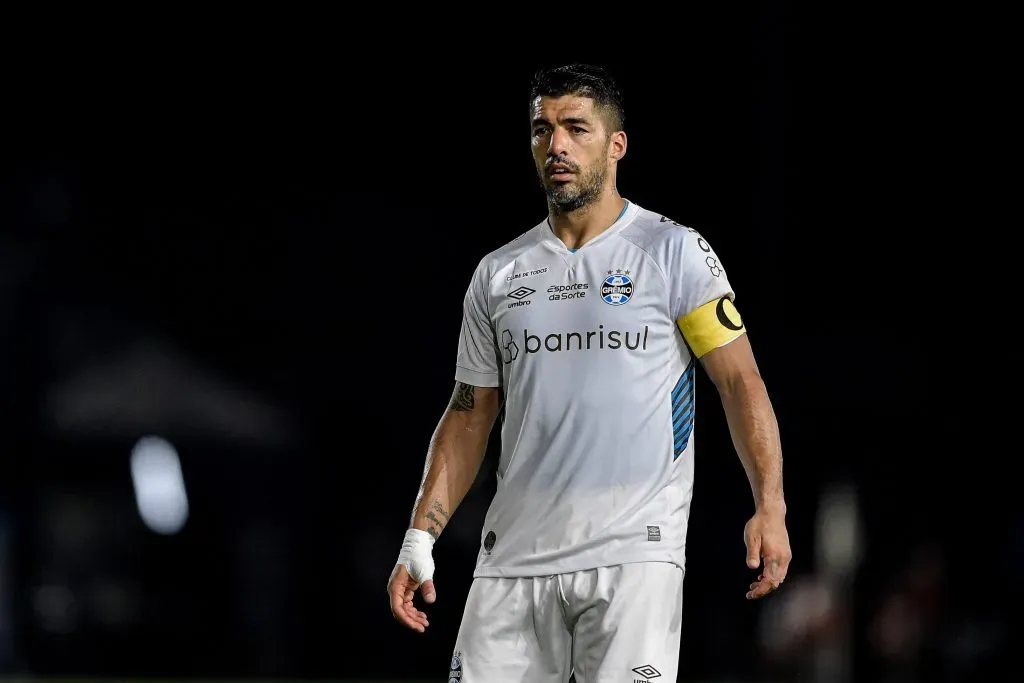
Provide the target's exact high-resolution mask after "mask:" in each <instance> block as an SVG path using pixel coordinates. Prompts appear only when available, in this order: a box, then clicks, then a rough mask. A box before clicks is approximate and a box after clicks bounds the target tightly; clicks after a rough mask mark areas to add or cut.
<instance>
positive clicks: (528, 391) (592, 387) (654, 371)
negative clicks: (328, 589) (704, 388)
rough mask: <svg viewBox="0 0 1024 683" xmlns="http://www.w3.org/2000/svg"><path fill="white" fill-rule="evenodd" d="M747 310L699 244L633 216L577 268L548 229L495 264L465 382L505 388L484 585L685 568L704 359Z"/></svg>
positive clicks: (480, 565) (489, 270)
mask: <svg viewBox="0 0 1024 683" xmlns="http://www.w3.org/2000/svg"><path fill="white" fill-rule="evenodd" d="M732 297H733V292H732V289H731V287H730V285H729V281H728V279H727V278H726V274H725V271H724V270H723V269H722V264H721V262H720V261H719V260H718V257H717V256H716V255H715V253H714V251H712V250H711V247H710V246H709V245H708V244H707V242H706V241H705V240H704V239H703V238H702V237H701V236H700V235H699V234H698V233H697V232H696V231H694V230H692V229H690V228H687V227H685V226H681V225H679V224H677V223H675V222H673V221H671V220H669V219H667V218H665V217H663V216H660V215H658V214H656V213H652V212H650V211H648V210H646V209H643V208H641V207H640V206H637V205H636V204H633V203H627V205H626V207H625V209H624V210H623V212H622V214H621V215H620V216H619V218H618V220H617V221H616V222H615V223H614V224H613V225H612V226H611V227H610V228H609V229H608V230H606V231H605V232H604V233H602V234H601V235H600V236H598V237H597V238H595V239H593V240H591V241H590V242H588V243H586V244H585V245H584V246H583V247H582V248H580V249H579V250H577V251H575V252H573V251H570V250H569V249H567V248H566V247H565V245H564V244H563V243H562V242H561V241H560V240H559V239H558V238H557V237H556V236H555V235H554V233H553V232H552V230H551V228H550V226H549V224H548V222H547V220H545V221H544V222H543V223H541V224H539V225H537V226H536V227H534V228H533V229H532V230H530V231H529V232H527V233H525V234H523V235H521V236H520V237H519V238H517V239H516V240H514V241H512V242H510V243H508V244H507V245H505V246H503V247H502V248H500V249H498V250H496V251H494V252H492V253H491V254H489V255H487V256H486V257H485V258H484V259H482V260H481V262H480V264H479V266H478V267H477V269H476V272H475V274H474V276H473V279H472V282H471V284H470V286H469V289H468V291H467V293H466V297H465V302H464V317H463V323H462V330H461V334H460V339H459V350H458V359H457V369H456V373H455V378H456V380H457V381H459V382H463V383H465V384H470V385H474V386H482V387H501V389H502V391H503V394H504V416H503V423H502V428H501V429H502V433H501V441H502V449H501V457H500V459H499V464H498V488H497V493H496V495H495V497H494V500H493V501H492V503H491V506H490V508H489V510H488V512H487V516H486V521H485V524H484V528H483V530H482V532H481V549H480V553H479V556H478V561H477V567H476V572H475V576H478V577H479V576H542V575H550V574H560V573H565V572H573V571H581V570H586V569H591V568H595V567H604V566H612V565H617V564H624V563H630V562H642V561H662V562H670V563H674V564H676V565H678V566H679V567H681V568H683V567H684V564H685V542H686V529H687V523H688V519H689V506H690V499H691V494H692V488H693V469H694V468H693V465H694V460H693V456H694V446H693V444H694V434H693V418H694V372H695V369H696V368H695V365H696V362H697V361H696V359H695V354H696V355H697V356H699V355H702V352H701V351H695V350H694V348H693V347H694V346H695V345H701V346H702V347H710V348H713V347H714V346H716V345H721V344H723V343H728V341H731V340H732V339H735V338H736V337H737V336H739V334H742V323H739V324H736V322H735V321H736V320H738V317H736V314H735V309H734V308H732V305H731V300H732ZM716 300H717V301H718V303H717V305H716V304H715V303H714V302H715V301H716ZM726 303H728V304H729V308H728V309H727V310H726V309H724V304H726ZM716 309H717V318H718V320H719V321H720V326H721V325H724V327H722V328H721V329H722V330H725V333H724V334H722V333H720V332H721V331H719V333H715V332H712V333H711V334H710V337H709V334H708V332H707V330H701V329H700V324H696V323H693V320H694V319H696V318H697V317H698V316H697V313H695V311H700V312H706V311H709V310H710V311H715V310H716ZM710 316H711V317H712V318H714V317H715V314H714V313H713V312H712V313H711V314H710ZM704 317H705V318H707V317H708V316H707V315H704ZM686 321H690V325H689V328H688V327H687V324H686ZM715 324H719V323H715ZM688 329H694V330H695V331H694V332H693V333H692V334H689V335H688V334H687V330H688ZM684 335H687V337H686V338H684ZM701 335H703V337H702V336H701ZM709 338H710V339H711V341H710V343H708V339H709ZM688 340H689V345H688ZM706 350H708V348H704V351H705V352H706Z"/></svg>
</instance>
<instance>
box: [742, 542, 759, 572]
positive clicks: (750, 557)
mask: <svg viewBox="0 0 1024 683" xmlns="http://www.w3.org/2000/svg"><path fill="white" fill-rule="evenodd" d="M744 540H745V541H746V542H747V566H748V567H750V568H751V569H757V565H759V564H760V563H761V534H750V538H747V539H744Z"/></svg>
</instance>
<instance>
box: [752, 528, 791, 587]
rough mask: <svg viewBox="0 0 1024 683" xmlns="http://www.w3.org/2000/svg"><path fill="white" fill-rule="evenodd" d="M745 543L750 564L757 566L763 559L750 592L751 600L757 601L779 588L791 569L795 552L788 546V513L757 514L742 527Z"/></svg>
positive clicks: (753, 567)
mask: <svg viewBox="0 0 1024 683" xmlns="http://www.w3.org/2000/svg"><path fill="white" fill-rule="evenodd" d="M743 542H744V543H745V544H746V546H747V566H748V567H750V568H751V569H757V568H758V566H760V564H761V559H762V558H763V559H764V566H763V568H762V571H761V574H760V575H759V576H758V577H757V581H755V582H754V583H752V584H750V591H749V592H748V593H747V599H748V600H757V599H759V598H763V597H764V596H766V595H768V594H769V593H771V592H773V591H775V590H776V589H778V587H779V586H781V585H782V582H783V581H785V580H786V574H787V573H788V572H789V562H790V560H792V559H793V551H792V550H790V548H789V532H787V531H786V515H785V513H784V512H775V511H760V510H759V511H758V512H756V513H754V516H753V517H751V518H750V521H748V522H747V524H746V526H744V527H743Z"/></svg>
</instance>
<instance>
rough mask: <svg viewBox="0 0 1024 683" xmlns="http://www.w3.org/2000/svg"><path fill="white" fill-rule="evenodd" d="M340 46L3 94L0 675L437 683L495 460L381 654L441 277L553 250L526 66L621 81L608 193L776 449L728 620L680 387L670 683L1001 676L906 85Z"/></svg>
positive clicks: (102, 74) (109, 59)
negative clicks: (622, 112) (749, 366)
mask: <svg viewBox="0 0 1024 683" xmlns="http://www.w3.org/2000/svg"><path fill="white" fill-rule="evenodd" d="M488 21H490V20H488ZM494 21H496V22H497V24H495V25H500V23H501V22H500V21H499V20H494ZM653 21H654V20H652V22H653ZM660 21H665V19H664V18H661V19H660ZM652 25H655V26H656V24H652ZM334 28H335V29H336V30H337V31H338V34H337V35H335V36H333V37H330V36H320V35H318V36H317V37H316V38H315V39H314V38H310V39H309V40H308V41H301V42H296V45H297V47H295V48H291V47H289V48H288V49H285V48H283V47H282V42H283V40H284V39H283V38H281V37H280V36H276V37H275V34H259V35H253V34H246V35H245V36H244V37H245V38H246V40H245V41H244V42H245V46H244V47H238V46H236V44H235V42H234V40H235V39H238V38H239V34H238V33H231V32H227V31H225V32H223V33H222V34H215V35H214V38H215V39H214V40H212V41H211V42H210V43H209V44H206V45H205V47H206V50H208V52H207V51H204V52H203V53H202V55H199V54H197V53H196V52H195V51H194V50H193V49H192V48H193V47H194V46H193V45H191V44H188V43H175V42H174V41H170V42H168V43H167V45H168V49H159V48H157V49H153V50H152V51H148V50H141V51H140V49H139V48H141V47H143V46H144V45H145V44H146V42H147V38H146V37H145V36H144V35H142V34H139V35H138V36H137V37H136V38H135V40H134V41H133V46H132V49H130V50H120V49H116V48H114V47H112V46H111V45H110V44H102V45H100V44H98V43H97V44H92V45H91V46H87V47H85V48H83V49H76V48H75V47H72V46H70V45H68V44H60V45H59V46H57V47H54V46H53V45H50V44H47V47H46V48H40V47H39V46H38V45H36V48H35V50H34V51H32V52H31V53H30V54H31V55H32V59H30V60H28V61H27V64H28V65H29V67H30V68H28V67H27V68H25V69H22V70H20V71H18V73H17V74H16V76H15V77H14V79H13V81H12V83H13V84H12V85H9V87H8V90H7V92H8V94H9V95H10V96H11V97H10V100H9V101H11V102H13V103H16V105H15V106H13V107H12V111H13V113H15V114H16V119H17V123H16V124H11V125H10V131H9V133H10V135H9V138H8V141H9V143H10V144H9V146H8V153H7V154H5V156H4V163H5V167H6V170H5V171H4V172H3V175H2V177H0V181H2V184H0V226H2V232H0V235H2V236H0V408H2V415H3V425H4V426H3V429H2V430H0V448H2V453H3V458H2V461H0V673H33V674H52V675H63V674H90V675H111V676H199V675H204V676H234V677H243V678H252V677H259V676H262V677H277V676H292V677H334V678H345V677H357V676H358V677H366V678H401V677H407V678H410V679H413V678H420V677H422V678H430V679H431V680H439V679H440V677H442V676H443V675H444V673H445V671H446V670H447V669H446V667H447V662H448V657H449V655H450V652H451V648H452V646H453V643H454V637H455V633H456V631H457V629H458V625H459V620H460V618H461V608H462V600H463V599H464V597H465V594H466V592H467V590H468V588H469V582H470V580H471V573H472V568H473V562H474V559H475V554H476V548H477V543H478V534H479V529H480V524H481V522H482V518H483V514H484V512H485V510H486V506H487V504H488V502H489V496H490V493H491V491H492V490H493V487H494V480H493V476H492V472H493V462H494V460H493V458H494V455H495V453H494V449H493V446H494V445H496V444H495V443H493V442H492V449H491V451H492V452H491V454H490V457H489V460H488V462H487V463H486V464H485V467H484V470H483V472H482V473H481V476H480V478H479V481H478V482H477V485H476V487H475V488H474V490H473V491H472V492H471V494H470V496H469V497H468V498H467V500H466V501H465V502H464V504H463V507H461V508H460V509H459V511H458V513H457V514H456V516H455V517H454V518H453V521H452V524H451V526H450V527H449V529H448V531H447V532H446V534H445V535H444V536H443V537H442V540H441V541H440V542H439V543H438V545H437V547H436V549H435V557H436V560H437V564H438V573H437V586H438V594H439V602H438V603H437V604H436V605H435V606H433V607H432V608H431V609H430V610H429V612H430V619H431V623H432V626H431V628H430V630H429V632H428V633H427V634H426V635H422V636H420V635H416V634H412V633H410V632H406V631H404V630H402V629H401V628H400V627H398V626H397V625H396V624H395V623H394V621H393V620H392V618H391V616H390V613H389V611H388V605H387V598H386V595H385V584H386V581H387V578H388V574H389V573H390V571H391V568H392V566H393V564H394V561H395V559H396V557H397V553H398V549H399V545H400V542H401V538H402V534H403V532H404V530H405V528H406V524H407V521H408V516H409V512H410V509H411V506H412V503H413V498H414V496H415V493H416V488H417V485H418V482H419V477H420V474H421V470H422V466H423V456H424V454H425V449H426V445H427V441H428V439H429V437H430V434H431V432H432V431H433V429H434V427H435V425H436V423H437V420H438V418H439V417H440V415H441V411H442V410H443V408H444V406H445V404H446V401H447V399H448V397H449V395H450V392H451V389H452V384H453V379H452V376H453V362H454V357H455V347H456V341H457V337H458V331H459V323H460V316H461V301H462V295H463V292H464V289H465V287H466V285H467V283H468V281H469V277H470V275H471V273H472V271H473V269H474V268H475V266H476V264H477V262H478V260H479V259H480V258H481V257H482V256H483V255H485V254H486V253H487V252H488V251H490V250H492V249H494V248H497V247H498V246H500V245H502V244H504V243H505V242H507V241H508V240H510V239H512V238H513V237H515V236H517V235H518V234H520V233H521V232H523V231H525V230H527V229H528V228H530V227H532V226H533V225H535V224H536V223H537V222H538V221H539V220H541V219H542V218H543V215H544V210H545V207H544V201H543V196H542V194H541V192H540V189H539V187H538V183H537V181H536V178H535V174H534V171H533V169H532V165H531V164H532V162H531V157H530V152H529V139H528V134H529V129H528V118H527V98H526V94H527V87H528V84H529V78H530V76H531V74H532V73H533V71H534V70H535V69H536V68H537V67H538V66H540V65H542V64H545V63H547V62H548V61H549V60H550V61H569V60H582V61H587V60H592V61H599V62H601V63H603V64H606V65H608V66H609V67H610V68H612V70H613V71H614V72H615V73H616V74H617V75H618V76H619V77H620V78H621V81H622V85H623V86H624V88H625V91H626V98H627V99H626V104H627V133H628V135H629V150H628V153H627V156H626V158H625V160H624V161H623V163H622V164H621V165H620V179H619V189H620V191H621V193H622V194H623V195H624V196H625V197H627V198H629V199H631V200H633V201H635V202H637V203H639V204H640V205H642V206H644V207H646V208H650V209H652V210H655V211H658V212H660V213H663V214H665V215H667V216H669V217H671V218H672V219H674V220H676V221H678V222H681V223H684V224H686V225H690V226H693V227H696V228H697V229H699V230H700V231H701V232H702V234H703V235H704V236H705V237H706V238H707V239H708V241H709V242H710V243H711V244H712V245H713V246H714V247H715V249H716V250H717V252H718V254H719V255H720V256H721V258H722V260H723V261H724V263H725V265H726V267H727V268H728V270H729V274H730V279H731V281H732V283H733V285H734V287H735V289H736V291H737V293H738V299H737V304H738V306H739V308H740V311H741V312H742V313H743V315H744V318H745V321H746V323H747V326H748V329H749V330H750V335H751V340H752V343H753V345H754V349H755V353H756V355H757V358H758V361H759V364H760V367H761V370H762V374H763V376H764V378H765V381H766V383H767V385H768V388H769V391H770V394H771V396H772V398H773V401H774V404H775V408H776V411H777V413H778V416H779V420H780V424H781V429H782V437H783V446H784V451H785V457H786V490H787V500H788V505H789V516H788V519H789V524H790V532H791V537H792V544H793V549H794V553H795V558H794V562H793V566H792V568H791V570H790V581H788V582H787V584H786V587H785V589H784V590H783V591H781V592H780V593H778V594H777V595H775V596H773V597H772V598H771V599H770V600H768V601H764V602H762V603H749V602H747V601H745V600H744V599H743V594H744V592H745V589H746V586H747V584H748V583H749V582H750V580H751V575H752V573H751V572H750V571H748V570H747V569H746V567H745V566H744V561H743V559H744V549H743V544H742V533H741V532H742V528H743V524H744V522H745V521H746V519H747V517H748V516H749V515H750V513H751V512H752V508H751V498H750V492H749V488H748V486H747V483H746V481H745V478H744V475H743V471H742V469H741V467H740V464H739V461H738V459H737V458H736V456H735V454H734V452H733V450H732V447H731V444H730V440H729V435H728V431H727V429H726V426H725V421H724V417H723V415H722V413H721V410H720V408H719V406H718V402H717V399H716V398H715V395H714V389H713V387H711V385H710V384H709V382H708V381H707V378H706V376H704V375H703V374H701V375H699V379H698V394H699V395H700V396H703V397H704V399H703V401H701V405H702V406H703V409H702V410H700V411H699V412H698V418H697V420H698V424H699V425H700V426H699V433H700V437H699V439H700V441H699V443H700V445H699V447H698V456H697V457H698V460H699V462H698V464H697V483H696V491H695V502H694V508H693V512H692V516H691V520H692V521H691V526H690V536H689V549H688V556H689V565H688V570H687V592H686V598H685V600H686V606H685V610H684V616H685V619H684V634H683V654H682V662H683V664H682V668H681V674H680V680H688V681H696V680H726V679H728V680H767V679H778V680H797V679H799V680H837V681H838V680H843V679H844V678H845V677H847V676H849V677H851V680H852V679H857V680H877V681H881V680H886V681H896V680H899V681H912V680H919V679H920V680H924V677H927V680H932V681H947V680H949V681H952V680H967V679H969V678H971V677H975V676H980V675H982V673H983V672H985V671H987V670H988V667H991V666H993V665H994V663H995V662H996V661H997V659H998V657H997V656H998V654H999V653H1000V652H1005V651H1006V650H1005V648H1006V647H1007V645H1008V643H1009V642H1011V641H1010V639H1011V634H1012V628H1011V625H1012V621H1011V620H1010V619H1009V618H1008V615H1009V614H1011V610H1013V609H1015V608H1016V607H1017V606H1019V600H1020V591H1019V588H1017V587H1015V586H1013V585H1011V583H1010V575H1011V573H1012V571H1013V569H1019V568H1020V565H1021V560H1022V552H1021V537H1022V536H1024V534H1022V533H1021V524H1020V516H1019V513H1018V515H1017V516H1016V517H1012V516H1010V517H1007V516H1000V517H996V516H994V515H985V514H982V513H981V512H980V510H981V509H982V508H983V507H984V506H985V503H986V500H987V498H988V497H989V496H991V495H992V493H991V490H988V491H986V490H983V489H982V488H981V487H980V484H981V482H982V478H983V476H984V473H983V471H982V468H981V467H980V466H979V465H977V463H976V462H974V461H973V458H972V456H971V455H970V454H967V455H964V454H962V452H961V451H960V450H959V449H957V448H955V447H954V446H953V445H952V444H954V443H956V442H957V441H958V440H959V439H961V438H963V437H964V436H965V433H964V428H962V427H961V422H960V420H958V419H957V414H958V413H957V412H956V405H957V404H958V403H960V402H965V401H969V400H970V399H969V397H965V396H963V395H960V394H958V393H957V392H956V390H955V387H956V383H957V377H956V373H955V372H954V371H952V370H950V369H949V368H950V367H951V366H950V364H949V363H950V361H951V358H950V357H951V356H952V355H955V354H954V352H953V351H950V350H948V349H950V347H949V346H948V345H947V344H946V343H945V340H946V339H947V335H948V334H949V331H948V329H947V328H946V326H945V325H946V321H947V318H946V317H945V316H944V315H943V314H942V312H941V309H940V308H939V307H938V306H937V304H939V303H940V299H939V297H938V296H936V295H932V294H931V292H932V291H933V290H932V288H933V286H934V285H935V284H936V283H937V280H936V279H935V277H936V276H935V270H934V268H933V264H934V261H933V259H932V257H931V256H929V255H927V254H925V253H924V252H925V249H923V248H922V245H926V244H928V243H929V242H930V240H931V239H932V238H931V237H930V235H929V234H928V232H927V230H926V228H925V227H924V225H923V224H924V221H922V220H921V208H920V207H919V206H917V205H916V203H915V202H914V201H911V200H909V197H910V196H911V191H910V190H911V187H912V186H913V185H915V183H917V182H919V181H918V180H916V179H915V178H917V177H919V176H918V171H917V169H918V168H919V167H921V166H926V165H927V163H928V160H927V159H926V158H921V157H919V156H916V155H914V154H913V153H911V152H910V151H909V150H908V144H913V143H912V140H913V139H914V137H915V136H914V134H913V127H912V126H909V125H908V124H910V123H912V120H911V117H908V116H904V115H903V114H901V111H902V110H901V109H900V107H899V106H896V105H894V104H893V103H894V102H896V101H897V100H896V99H895V98H896V97H898V96H901V95H902V96H906V92H907V85H906V82H905V81H901V79H900V77H899V74H900V73H901V69H902V68H903V67H901V66H899V65H895V64H893V65H890V66H889V68H888V69H883V70H882V71H883V72H885V74H886V75H887V77H884V78H879V77H877V74H878V71H877V70H874V67H872V70H871V71H870V73H871V74H872V75H871V76H869V75H867V74H868V68H869V62H870V60H871V56H870V52H869V51H865V50H860V51H851V52H846V51H844V50H838V49H836V50H829V49H828V47H829V43H830V35H832V34H829V33H828V32H827V31H822V30H821V26H820V25H819V24H817V23H816V22H815V20H812V19H810V18H808V17H805V16H801V15H800V14H798V13H797V12H796V11H795V10H794V9H792V8H791V7H789V6H788V5H780V6H774V9H764V8H755V7H754V6H751V8H747V9H744V10H738V9H733V10H730V11H729V12H728V13H726V12H725V11H724V10H723V12H722V14H721V15H709V16H708V17H703V16H702V17H700V18H695V17H693V16H691V17H690V20H689V21H685V22H681V23H679V24H677V25H676V26H674V28H675V29H678V30H672V31H667V32H666V35H664V36H661V35H657V36H655V35H647V34H645V33H644V32H643V31H641V30H638V29H637V28H636V27H635V26H634V28H633V29H632V30H630V31H626V29H625V28H622V29H620V30H621V31H622V33H621V34H620V38H619V39H618V40H617V41H616V40H614V39H611V38H609V37H608V31H607V29H605V30H604V31H595V32H593V33H590V34H586V36H585V37H584V38H583V39H580V38H579V36H578V31H577V32H576V33H574V32H573V31H570V30H568V29H565V30H563V28H564V27H560V26H559V24H558V22H553V23H552V24H551V25H550V26H548V27H545V26H537V27H534V28H535V30H534V31H533V33H531V34H530V36H531V38H530V39H529V40H528V39H526V38H525V37H524V38H523V40H522V41H510V42H509V43H508V46H505V45H504V44H502V45H498V44H497V41H492V40H490V39H487V38H480V37H477V38H475V39H473V38H472V36H470V35H469V34H467V35H459V34H458V33H456V34H455V35H453V36H451V37H447V36H445V37H441V36H438V35H434V34H431V33H429V32H425V33H422V34H420V35H418V36H416V40H415V42H413V41H408V42H407V41H406V39H405V38H404V37H402V38H399V37H396V36H394V35H392V34H390V33H389V32H388V30H387V29H388V24H387V23H386V22H384V21H382V20H381V21H378V22H376V23H365V22H359V21H355V20H353V21H351V22H349V23H348V24H346V25H345V26H344V27H334ZM570 36H575V37H573V38H570ZM289 37H290V39H291V40H292V41H295V40H297V39H298V38H301V35H296V34H290V35H289ZM362 38H366V39H370V40H372V41H376V42H374V43H373V44H374V45H376V46H377V47H376V48H375V49H372V50H370V49H368V48H365V49H364V48H360V49H356V47H355V44H356V42H357V41H358V40H359V39H362ZM531 40H532V41H536V45H535V46H533V47H531V44H530V43H531ZM611 43H614V44H613V45H610V44H611ZM289 45H291V42H289ZM171 46H174V47H173V49H171ZM602 46H603V48H604V49H597V48H601V47H602ZM556 57H557V59H556ZM883 120H884V122H883ZM936 201H939V200H938V199H937V200H936ZM958 248H960V247H957V246H956V245H955V244H952V245H951V246H949V247H948V249H949V250H950V251H954V252H955V251H956V250H957V249H958ZM964 248H970V247H964ZM149 434H157V435H159V436H161V437H163V438H166V439H168V440H169V441H170V442H171V443H172V444H173V445H174V446H175V447H176V449H177V451H178V454H179V456H180V461H181V467H182V472H183V477H184V481H185V486H186V490H187V494H188V500H189V518H188V521H187V524H186V525H185V527H184V528H183V529H182V531H181V532H180V533H178V534H176V535H171V536H164V535H159V534H155V533H153V532H152V531H150V530H149V529H147V528H146V526H145V525H144V524H143V522H142V520H141V518H140V515H139V513H138V510H137V509H136V503H135V498H134V493H133V488H132V480H131V477H130V472H129V453H130V452H131V449H132V447H133V445H134V444H135V443H136V441H137V440H138V439H139V438H140V437H142V436H145V435H149ZM837 486H838V487H841V488H840V489H839V490H842V491H846V492H847V493H852V494H853V495H854V496H855V498H856V501H857V503H856V514H857V516H858V518H859V519H860V520H861V526H860V531H859V532H857V533H856V534H854V533H853V532H846V531H841V530H840V531H836V530H835V528H833V527H828V529H829V530H828V532H827V535H828V536H829V537H830V538H832V539H833V540H835V539H839V540H840V541H841V540H843V539H847V538H859V539H860V542H858V543H857V544H856V545H855V546H854V547H855V548H856V549H857V550H858V551H859V553H860V555H859V559H860V561H859V563H855V564H851V563H849V562H847V563H846V564H843V565H842V566H841V568H840V569H836V567H835V566H834V565H827V566H826V564H823V563H822V561H821V560H820V553H821V552H822V547H823V546H822V543H821V541H820V536H818V535H817V534H818V533H819V532H818V531H817V529H818V528H819V525H820V524H822V523H823V522H822V520H823V519H825V518H827V517H828V515H827V514H826V506H825V505H824V504H823V500H825V499H826V498H827V496H828V495H829V494H830V492H833V491H835V490H836V489H835V487H837ZM979 522H980V523H979ZM1011 562H1012V563H1016V564H1011ZM815 662H817V664H815ZM822 662H826V663H825V664H822ZM828 662H834V664H831V665H830V664H828ZM829 666H834V668H835V670H834V671H833V670H831V669H829V668H828V667H829ZM813 672H816V673H813ZM837 672H838V673H837Z"/></svg>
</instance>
